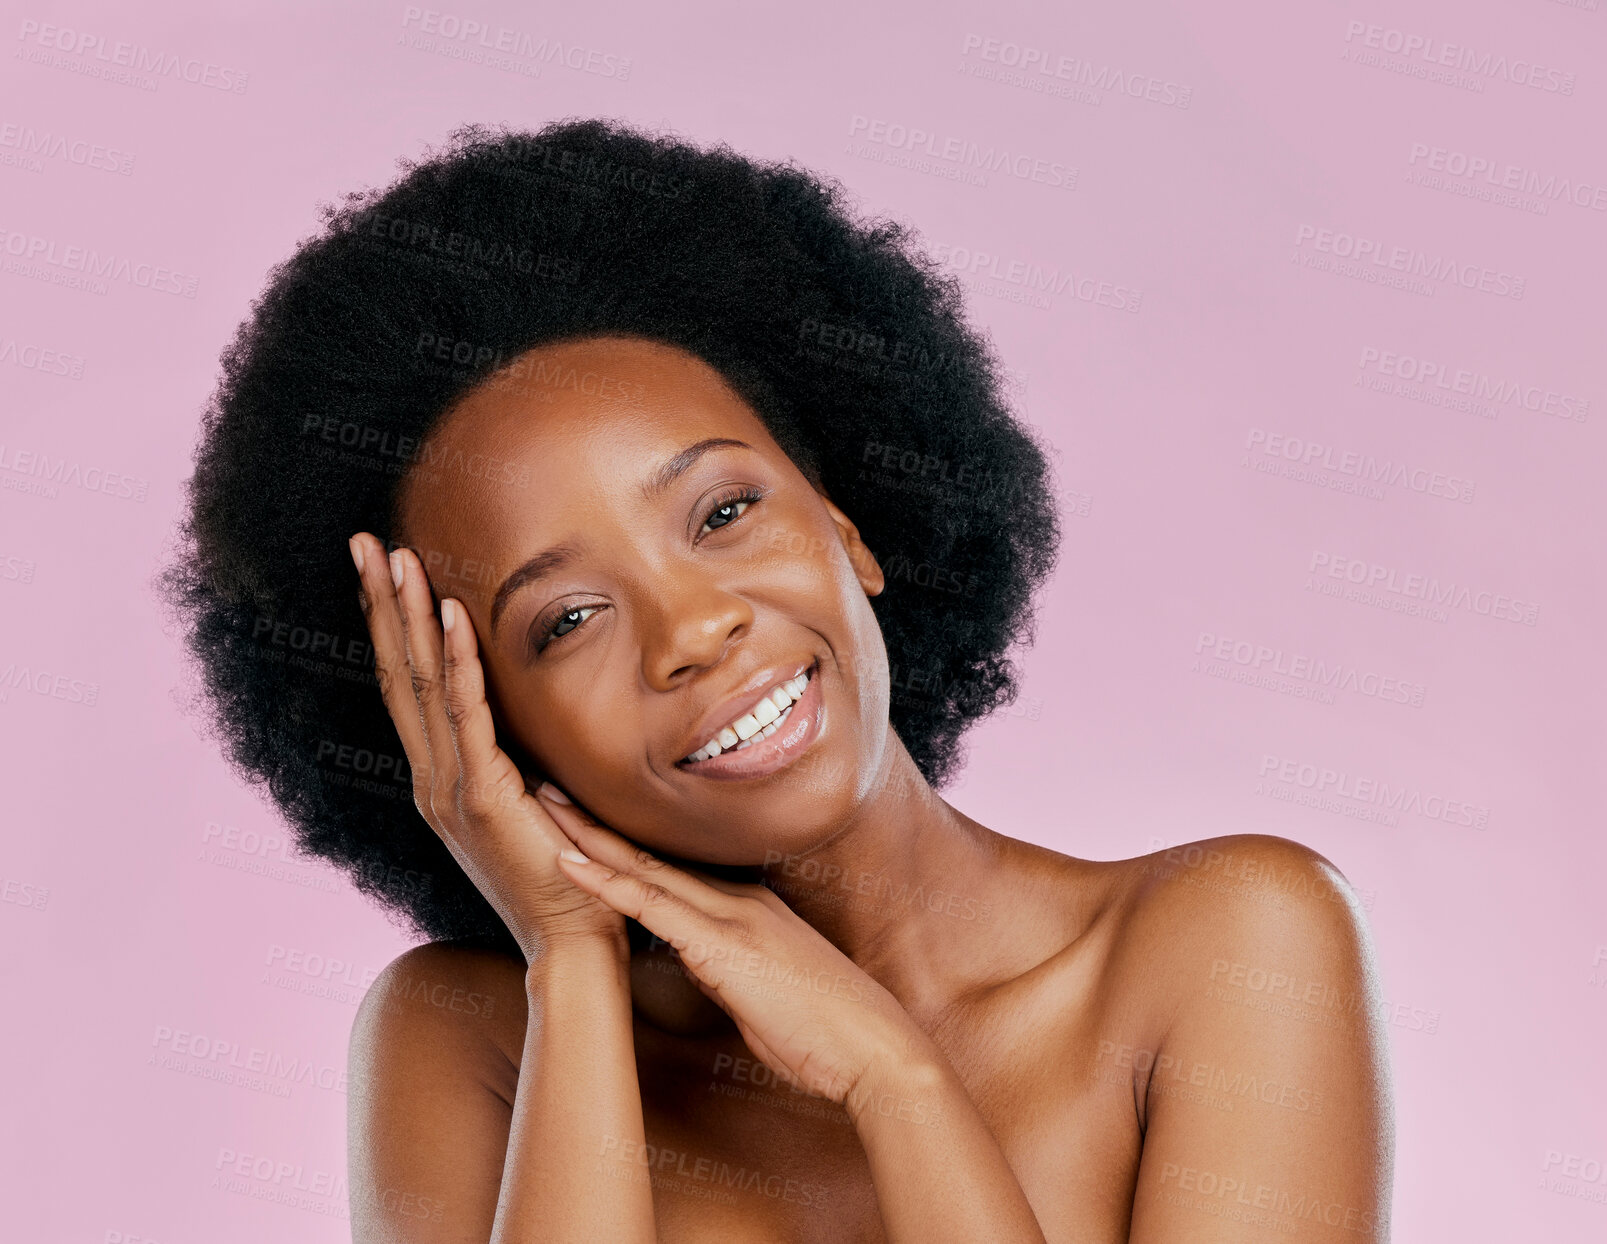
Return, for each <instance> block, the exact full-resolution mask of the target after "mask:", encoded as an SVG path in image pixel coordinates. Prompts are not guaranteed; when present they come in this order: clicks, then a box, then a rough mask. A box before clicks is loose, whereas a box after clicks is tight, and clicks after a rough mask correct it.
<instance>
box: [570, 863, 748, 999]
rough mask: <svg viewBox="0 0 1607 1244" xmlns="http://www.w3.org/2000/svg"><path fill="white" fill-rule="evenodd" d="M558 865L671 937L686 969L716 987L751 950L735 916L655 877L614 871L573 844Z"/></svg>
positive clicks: (663, 935) (617, 906)
mask: <svg viewBox="0 0 1607 1244" xmlns="http://www.w3.org/2000/svg"><path fill="white" fill-rule="evenodd" d="M576 856H579V857H580V858H578V859H577V858H575V857H576ZM558 866H559V868H561V869H562V870H563V872H564V874H565V875H566V876H567V877H568V878H569V879H570V880H571V881H573V882H574V883H575V884H576V885H578V886H579V887H580V888H581V889H583V890H585V891H586V892H587V893H588V894H592V895H595V896H596V897H597V898H599V899H601V900H602V901H603V902H605V903H607V904H608V905H609V906H610V907H612V908H613V909H614V910H615V911H617V912H619V913H620V914H621V915H623V916H629V917H630V918H631V919H632V920H635V921H636V922H637V923H638V924H640V925H641V926H642V927H643V928H644V929H646V930H647V931H648V932H649V933H652V934H653V935H654V936H655V937H658V938H660V939H662V940H663V941H666V942H668V943H669V944H670V945H671V946H673V947H674V948H675V953H676V954H677V955H679V956H680V959H681V962H682V963H683V964H685V965H686V967H687V969H688V970H689V971H691V972H693V973H695V974H696V975H697V976H698V977H699V978H701V979H702V980H703V981H704V982H705V983H707V984H708V985H710V986H712V987H713V988H715V989H719V988H720V987H721V986H722V985H723V984H724V983H725V980H726V975H727V973H728V972H729V971H730V970H731V969H732V967H733V961H734V960H735V959H736V958H738V957H739V956H740V955H742V954H744V953H751V951H752V947H749V946H744V945H742V944H741V943H742V941H743V939H742V938H741V937H740V936H739V935H738V934H737V931H736V925H735V922H733V921H730V920H726V919H721V918H719V917H716V916H714V915H712V914H711V913H709V912H707V911H705V910H703V909H701V908H699V907H697V906H694V905H693V904H691V903H689V902H687V901H686V900H685V899H684V898H682V897H681V896H680V895H678V894H676V893H674V892H673V891H671V890H668V889H666V888H665V887H664V886H662V885H659V884H658V883H657V882H656V881H648V880H645V879H643V878H641V877H633V876H631V875H630V874H628V873H621V872H615V871H614V870H613V869H611V868H609V867H608V866H607V865H606V864H601V863H599V862H598V861H596V860H592V859H587V858H586V857H585V856H584V855H583V854H582V853H580V852H577V851H572V850H566V851H563V852H560V853H559V855H558Z"/></svg>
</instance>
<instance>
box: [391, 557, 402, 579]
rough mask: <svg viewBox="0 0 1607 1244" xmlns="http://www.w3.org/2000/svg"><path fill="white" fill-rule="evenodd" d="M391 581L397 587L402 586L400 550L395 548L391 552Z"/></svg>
mask: <svg viewBox="0 0 1607 1244" xmlns="http://www.w3.org/2000/svg"><path fill="white" fill-rule="evenodd" d="M391 582H392V583H394V584H396V586H397V587H401V586H402V551H401V550H400V549H397V550H396V552H394V553H392V554H391Z"/></svg>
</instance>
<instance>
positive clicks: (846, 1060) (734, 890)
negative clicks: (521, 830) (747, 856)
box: [536, 785, 936, 1111]
mask: <svg viewBox="0 0 1607 1244" xmlns="http://www.w3.org/2000/svg"><path fill="white" fill-rule="evenodd" d="M551 791H552V787H550V786H546V785H544V786H542V787H541V789H540V790H538V791H537V792H536V794H537V797H538V798H539V799H540V800H541V801H542V803H543V804H544V805H545V807H546V808H547V810H548V812H549V813H550V814H551V815H552V817H553V819H554V820H555V821H557V822H558V826H559V828H561V829H562V830H563V831H564V833H565V834H567V835H568V836H569V838H570V839H571V841H573V842H574V843H575V845H576V846H577V847H578V848H579V850H580V852H581V853H582V854H583V855H585V856H586V857H587V858H586V860H585V862H580V861H577V860H571V859H568V858H566V857H565V856H563V855H560V856H559V867H560V868H561V869H562V870H563V871H564V873H565V874H567V875H568V876H569V878H570V879H571V880H572V881H574V883H575V884H576V885H577V886H579V887H580V888H581V889H583V890H585V891H586V892H587V893H588V894H592V895H595V896H596V897H598V898H599V899H601V900H602V901H603V902H605V903H607V904H608V905H609V906H610V907H612V908H614V910H616V911H618V912H620V913H621V914H623V915H626V916H629V917H630V918H631V919H633V920H636V921H638V922H639V923H640V924H641V925H642V926H643V927H644V928H646V929H647V930H648V931H649V932H651V933H653V934H655V935H656V936H658V937H659V938H661V939H662V940H663V941H665V942H667V943H669V944H670V945H671V946H673V947H674V948H675V950H676V952H677V954H678V955H679V956H680V960H681V963H682V964H683V965H685V967H686V969H687V971H688V972H689V973H690V974H691V976H692V979H693V982H694V983H695V984H696V985H697V986H698V988H699V989H701V990H702V991H703V993H704V994H706V995H707V996H708V997H709V998H711V999H713V1001H714V1002H716V1003H717V1004H718V1005H719V1006H720V1007H721V1008H722V1009H723V1010H724V1011H725V1012H726V1014H728V1015H730V1017H731V1018H732V1019H733V1020H734V1021H735V1022H736V1026H737V1029H738V1031H739V1032H740V1033H741V1034H742V1039H743V1040H744V1041H746V1042H747V1044H748V1048H749V1049H750V1050H752V1051H753V1053H754V1055H755V1057H757V1058H759V1059H761V1060H763V1062H764V1063H765V1064H766V1065H767V1066H768V1067H769V1068H770V1069H771V1071H773V1072H775V1073H776V1074H777V1075H778V1076H780V1077H782V1079H783V1080H784V1081H788V1082H791V1083H795V1084H797V1085H798V1086H799V1087H800V1088H802V1089H804V1090H806V1091H808V1092H810V1093H814V1094H816V1095H818V1096H822V1097H826V1098H829V1099H831V1100H832V1101H835V1102H838V1103H840V1104H842V1105H845V1106H847V1107H848V1108H849V1109H850V1110H851V1111H852V1110H853V1109H854V1107H855V1106H856V1104H857V1095H856V1089H857V1090H860V1091H861V1092H869V1091H871V1090H870V1085H871V1083H872V1082H873V1081H874V1080H875V1078H876V1077H875V1073H877V1072H880V1071H891V1070H893V1069H894V1068H896V1067H898V1066H900V1065H904V1064H907V1063H909V1062H910V1061H912V1060H925V1061H930V1060H931V1059H932V1058H933V1057H934V1056H936V1047H935V1045H934V1044H933V1043H932V1041H931V1039H930V1038H929V1037H927V1035H926V1034H925V1033H924V1032H922V1031H921V1029H920V1028H919V1027H918V1026H917V1025H916V1024H915V1021H914V1020H912V1019H911V1018H910V1016H909V1014H908V1013H907V1012H906V1011H905V1010H904V1008H903V1007H902V1006H901V1005H900V1004H899V1002H898V1000H897V999H896V998H894V997H893V995H892V994H891V993H889V992H888V990H887V989H886V988H884V987H883V986H882V985H880V984H879V983H877V981H876V980H875V979H873V978H872V977H871V976H870V975H869V974H867V973H866V972H865V971H863V970H862V969H861V968H860V967H859V966H858V965H857V964H855V963H854V962H853V960H851V959H850V958H848V956H847V955H845V954H843V953H842V951H840V950H838V949H837V948H836V947H835V946H833V945H832V944H831V943H830V942H828V941H827V940H826V939H825V938H824V937H822V936H821V935H820V933H819V932H818V931H816V929H815V928H814V927H813V926H811V925H810V924H808V923H807V922H806V921H805V920H804V919H803V918H802V917H800V916H799V915H797V914H796V913H795V912H793V911H792V909H791V908H789V907H788V906H787V905H786V903H784V902H783V901H782V900H781V899H780V897H778V896H777V895H776V893H775V892H774V891H773V890H771V889H769V888H768V887H766V886H763V885H757V884H743V883H740V882H734V881H726V880H724V879H722V878H717V877H712V876H709V875H707V874H703V873H698V872H695V871H693V870H688V869H682V868H677V867H675V866H674V865H672V864H669V863H667V862H666V861H664V860H661V859H659V858H658V857H656V856H655V855H653V854H652V853H651V852H649V851H645V850H643V849H642V848H640V847H638V846H636V845H635V844H634V843H631V842H629V841H627V840H626V839H625V838H623V837H621V836H620V835H619V834H617V833H615V832H614V831H612V830H610V829H607V828H605V827H603V826H602V825H599V824H598V823H597V822H596V821H595V820H594V819H592V818H591V817H590V816H588V815H587V814H586V813H584V812H582V811H581V810H580V809H579V808H577V807H576V806H575V805H574V804H573V803H564V802H561V801H560V800H556V799H554V798H552V795H551Z"/></svg>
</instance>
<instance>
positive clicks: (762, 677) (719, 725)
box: [675, 658, 816, 768]
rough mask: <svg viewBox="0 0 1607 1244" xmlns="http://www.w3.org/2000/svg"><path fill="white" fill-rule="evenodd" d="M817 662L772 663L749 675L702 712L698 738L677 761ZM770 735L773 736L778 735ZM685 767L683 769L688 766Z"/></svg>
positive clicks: (811, 660)
mask: <svg viewBox="0 0 1607 1244" xmlns="http://www.w3.org/2000/svg"><path fill="white" fill-rule="evenodd" d="M815 664H816V662H815V660H814V658H810V659H809V660H807V661H800V662H796V663H793V664H791V665H772V666H770V667H769V668H768V669H762V670H758V671H756V672H754V673H753V674H751V675H749V677H748V681H747V683H746V684H745V685H744V687H743V689H742V690H741V691H739V692H737V693H736V694H735V695H734V696H732V697H731V698H730V699H729V700H726V701H725V702H724V703H722V704H716V705H715V706H714V707H713V708H711V709H710V710H709V711H708V712H707V713H705V714H703V720H702V721H700V722H699V723H698V727H697V731H696V737H695V738H694V739H693V740H692V743H691V746H689V747H688V748H687V749H686V750H685V751H683V752H682V753H681V754H680V755H679V756H677V757H676V758H675V762H676V763H677V764H680V762H681V761H682V760H685V759H686V757H688V756H690V755H691V754H692V753H693V752H695V751H697V749H698V748H700V747H702V746H703V745H704V744H705V743H707V742H708V741H709V740H710V739H712V738H713V737H714V736H715V735H717V734H719V733H720V731H721V730H722V729H724V728H725V727H726V726H729V725H730V724H731V723H732V722H733V721H735V720H736V719H737V718H738V717H741V716H743V715H744V714H746V713H751V712H752V711H753V710H754V709H755V708H757V707H758V706H759V701H760V700H763V699H766V698H767V697H768V696H769V695H770V693H771V692H772V691H774V690H775V689H776V688H777V687H779V686H780V685H781V684H782V683H784V682H791V681H792V680H793V679H794V678H796V677H798V675H799V674H801V673H803V672H804V671H805V670H807V669H813V668H814V667H815ZM785 671H791V672H790V673H788V672H785ZM770 737H771V738H774V737H775V735H771V736H770ZM749 750H750V751H751V750H752V749H751V748H750V749H749ZM682 767H683V768H684V767H685V766H682Z"/></svg>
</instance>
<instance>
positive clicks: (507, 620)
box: [400, 338, 896, 865]
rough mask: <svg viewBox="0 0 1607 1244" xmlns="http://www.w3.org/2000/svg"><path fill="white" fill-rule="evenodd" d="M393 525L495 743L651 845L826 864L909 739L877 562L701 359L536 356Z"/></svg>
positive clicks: (435, 437)
mask: <svg viewBox="0 0 1607 1244" xmlns="http://www.w3.org/2000/svg"><path fill="white" fill-rule="evenodd" d="M400 516H401V528H402V530H401V533H400V534H401V538H402V539H403V540H404V541H405V542H406V543H407V544H409V545H410V546H411V547H412V548H414V549H415V550H416V551H417V552H418V554H419V556H420V558H421V559H422V560H423V562H424V564H425V567H426V568H427V569H428V570H429V571H430V577H431V581H432V583H433V585H434V588H435V592H436V595H437V596H438V597H443V596H450V597H453V598H455V599H457V600H459V601H461V602H462V603H463V605H464V606H465V608H466V609H467V611H468V614H469V617H470V620H471V621H472V622H473V624H474V630H475V634H476V636H477V638H478V641H479V646H480V659H481V662H482V664H483V666H484V668H485V674H486V681H487V694H488V698H489V699H490V701H491V706H492V711H493V713H494V715H495V716H496V718H497V722H498V728H499V734H500V739H501V742H502V744H503V746H504V748H505V749H506V750H508V751H509V752H510V754H512V755H513V756H514V757H515V759H516V760H518V761H519V762H520V763H521V764H522V765H528V766H529V767H531V768H533V769H535V770H536V771H538V772H539V773H541V774H543V775H545V776H548V777H551V778H552V780H553V781H554V782H556V783H557V784H558V785H559V786H560V787H561V788H563V789H564V790H566V791H567V792H569V793H570V795H571V796H573V797H574V798H576V799H578V800H579V801H580V802H581V803H583V804H585V805H586V806H587V807H588V808H589V809H590V810H591V811H592V812H593V813H594V814H596V815H597V816H598V817H599V818H600V819H601V820H602V821H604V822H605V823H607V824H609V825H611V826H613V827H614V828H615V829H617V830H619V831H620V832H621V833H623V834H626V835H627V836H629V837H631V838H633V839H635V840H636V841H638V842H640V843H642V844H643V845H644V846H646V847H648V848H650V849H653V850H656V851H658V852H661V853H663V854H669V855H675V856H679V857H681V858H684V859H689V860H698V861H705V862H708V863H712V864H747V865H751V864H760V863H762V862H764V860H765V859H766V853H767V852H771V851H782V852H785V853H794V852H799V851H802V850H806V849H808V848H809V847H811V846H814V845H818V844H819V843H820V842H822V841H824V840H825V838H826V837H828V836H830V834H831V833H833V832H835V828H836V827H840V826H841V825H843V824H844V823H845V822H846V820H847V819H848V818H850V817H851V816H852V814H853V812H854V809H855V808H856V807H857V806H858V805H859V804H860V802H861V801H863V800H864V799H865V798H866V796H867V792H868V791H870V790H871V789H872V787H873V785H874V782H875V779H876V776H877V774H878V773H879V772H880V770H881V768H882V766H883V764H884V762H885V761H886V758H887V752H888V748H889V747H890V746H894V745H896V744H895V743H894V742H893V740H892V735H891V728H890V726H889V724H888V692H889V688H888V678H887V653H886V648H885V646H884V644H883V642H882V637H881V631H880V628H879V627H878V626H877V623H876V619H875V615H874V614H873V613H872V611H871V607H870V601H869V597H870V596H873V595H875V594H877V593H879V592H880V591H881V590H882V586H883V580H882V574H881V571H880V569H879V568H878V567H877V565H876V562H875V559H874V558H873V557H872V556H871V554H870V552H869V550H867V549H866V548H865V546H864V545H863V543H861V541H860V538H859V533H858V531H857V530H856V528H855V527H854V525H853V523H852V522H850V521H849V519H848V518H847V516H845V515H844V514H843V513H842V512H841V511H840V510H839V509H838V508H837V507H836V506H835V505H834V504H832V502H831V501H830V500H828V499H827V498H826V497H825V496H824V495H822V494H821V493H820V492H819V491H817V490H816V489H815V488H814V487H813V486H812V485H811V484H810V483H809V481H808V480H807V479H806V478H805V477H804V476H803V474H802V473H801V472H800V471H799V470H798V468H797V467H796V466H795V465H794V464H793V462H792V460H791V459H790V458H788V456H787V455H786V453H785V452H784V451H783V450H782V449H781V448H780V446H779V445H777V443H776V442H775V440H774V439H773V438H772V437H771V436H770V434H769V432H768V431H767V430H766V429H765V426H764V424H763V423H762V422H761V421H760V419H759V418H758V416H757V415H755V414H754V412H753V411H752V409H751V408H749V407H748V406H747V405H746V404H745V403H744V402H743V401H742V399H740V398H739V397H738V396H737V395H736V394H735V393H734V392H732V391H731V389H730V388H729V387H727V385H726V384H725V382H724V381H723V379H722V378H721V377H720V376H719V374H718V373H717V372H715V371H714V370H713V369H712V368H711V367H709V366H708V365H707V364H706V363H704V362H702V361H701V360H700V359H697V358H696V357H694V356H692V355H690V354H687V353H685V352H683V351H681V350H678V349H676V348H674V347H671V346H666V345H662V344H658V343H654V342H648V341H642V340H638V339H634V338H590V339H586V340H583V341H576V342H568V343H564V344H562V345H555V346H546V347H542V348H540V349H537V350H534V351H531V352H530V353H528V354H526V355H524V356H522V357H521V358H520V359H519V360H517V361H516V362H515V363H514V364H512V365H511V366H510V368H508V369H507V371H506V372H505V373H503V374H501V375H500V376H499V377H494V378H493V379H492V381H490V382H488V383H486V384H482V385H481V386H480V387H479V388H478V389H476V390H475V391H474V392H472V393H471V394H469V395H468V396H467V397H466V398H465V399H464V400H463V401H462V402H460V403H459V405H458V406H456V407H454V408H453V410H452V411H450V412H449V413H448V414H447V415H446V416H445V417H444V418H443V419H442V421H441V422H440V424H439V425H438V426H437V427H436V428H435V429H434V430H433V431H432V432H431V434H430V436H429V438H428V441H427V443H426V446H425V449H424V450H423V452H421V454H420V455H419V459H418V461H417V462H416V463H415V465H414V467H413V471H412V474H411V476H410V477H409V479H408V480H407V481H406V482H405V484H404V489H403V492H402V494H401V508H400ZM761 699H763V700H766V701H767V702H768V707H761V706H760V701H761ZM783 706H785V707H783ZM711 742H716V743H719V744H721V746H720V747H719V749H718V754H717V755H713V756H711V755H709V754H708V747H707V745H708V744H710V743H711ZM771 858H774V857H771Z"/></svg>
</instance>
